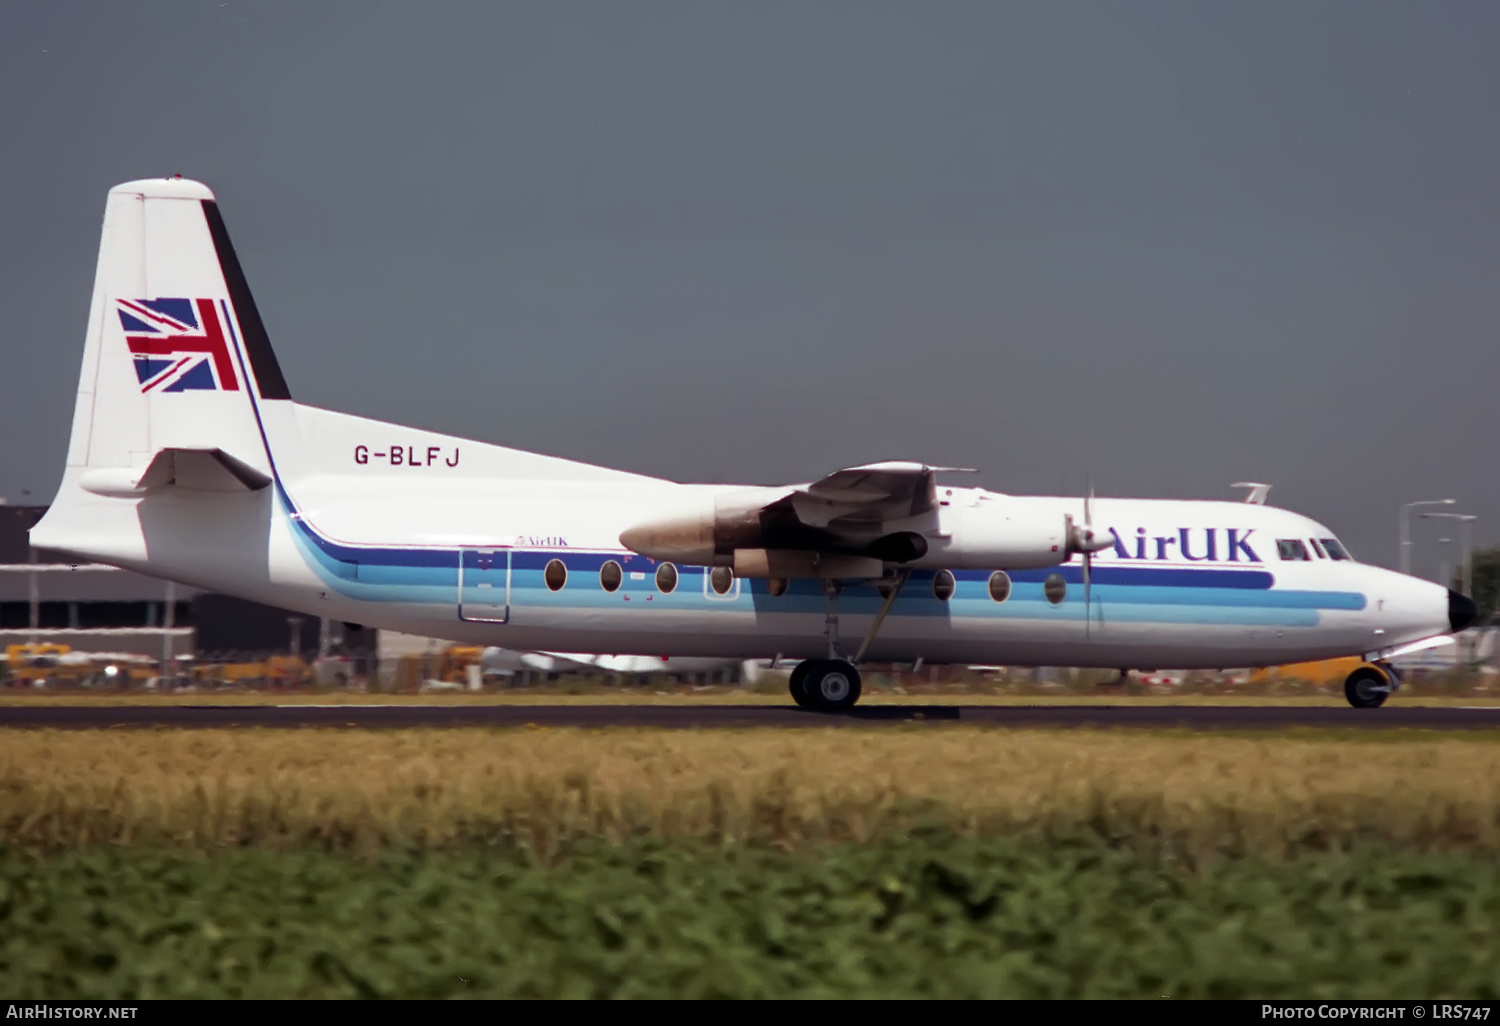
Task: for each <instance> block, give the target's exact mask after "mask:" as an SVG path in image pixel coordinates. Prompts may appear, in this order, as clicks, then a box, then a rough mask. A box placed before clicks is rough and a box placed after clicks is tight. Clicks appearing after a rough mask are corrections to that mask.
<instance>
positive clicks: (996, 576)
mask: <svg viewBox="0 0 1500 1026" xmlns="http://www.w3.org/2000/svg"><path fill="white" fill-rule="evenodd" d="M990 598H992V599H994V600H995V601H996V602H1004V601H1005V600H1006V599H1008V598H1010V574H1008V573H1006V572H1005V571H1004V570H996V571H995V572H994V573H992V574H990Z"/></svg>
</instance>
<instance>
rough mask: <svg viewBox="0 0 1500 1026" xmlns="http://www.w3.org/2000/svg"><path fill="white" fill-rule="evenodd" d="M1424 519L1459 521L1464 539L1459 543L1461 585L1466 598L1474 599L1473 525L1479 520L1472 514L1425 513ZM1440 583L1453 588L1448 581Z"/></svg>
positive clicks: (1461, 535)
mask: <svg viewBox="0 0 1500 1026" xmlns="http://www.w3.org/2000/svg"><path fill="white" fill-rule="evenodd" d="M1422 519H1423V520H1457V521H1458V524H1459V530H1460V534H1459V537H1460V538H1461V539H1462V541H1461V542H1460V543H1459V550H1458V551H1459V556H1458V558H1459V559H1461V560H1463V564H1462V565H1463V584H1462V585H1461V587H1462V589H1463V593H1464V597H1465V598H1473V597H1474V596H1473V594H1472V592H1473V591H1474V569H1473V562H1474V558H1473V549H1474V531H1473V526H1472V525H1473V523H1474V521H1476V520H1478V519H1479V518H1478V517H1476V516H1473V515H1471V514H1467V513H1423V514H1422ZM1443 540H1444V541H1447V540H1448V539H1446V538H1444V539H1443ZM1440 583H1441V584H1442V585H1443V587H1445V588H1448V587H1452V585H1450V584H1449V583H1448V582H1447V581H1442V582H1440Z"/></svg>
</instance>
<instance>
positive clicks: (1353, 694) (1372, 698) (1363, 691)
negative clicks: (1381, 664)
mask: <svg viewBox="0 0 1500 1026" xmlns="http://www.w3.org/2000/svg"><path fill="white" fill-rule="evenodd" d="M1391 684H1392V681H1391V679H1390V678H1389V677H1387V676H1386V675H1385V674H1384V673H1383V672H1381V671H1380V670H1378V669H1376V668H1375V667H1373V666H1361V667H1360V668H1359V669H1357V670H1355V671H1354V672H1353V673H1351V674H1349V676H1348V677H1347V678H1345V680H1344V697H1345V698H1347V699H1348V700H1349V704H1350V705H1352V706H1354V708H1356V709H1376V708H1379V707H1380V706H1381V705H1384V704H1385V700H1386V699H1387V698H1389V697H1390V694H1391Z"/></svg>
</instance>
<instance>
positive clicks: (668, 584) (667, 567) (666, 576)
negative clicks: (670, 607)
mask: <svg viewBox="0 0 1500 1026" xmlns="http://www.w3.org/2000/svg"><path fill="white" fill-rule="evenodd" d="M656 588H657V590H658V591H660V592H661V593H662V594H663V595H670V594H672V592H674V591H676V590H677V568H676V567H675V566H673V565H672V564H671V563H663V564H662V565H661V566H659V567H657V568H656Z"/></svg>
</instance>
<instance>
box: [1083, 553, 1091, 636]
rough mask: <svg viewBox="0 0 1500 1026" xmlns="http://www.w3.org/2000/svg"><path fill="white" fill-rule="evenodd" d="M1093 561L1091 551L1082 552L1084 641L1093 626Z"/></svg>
mask: <svg viewBox="0 0 1500 1026" xmlns="http://www.w3.org/2000/svg"><path fill="white" fill-rule="evenodd" d="M1093 563H1094V554H1093V553H1092V552H1085V553H1084V554H1083V640H1084V641H1088V640H1089V633H1090V632H1091V631H1092V630H1093V626H1094V609H1093V596H1092V595H1091V594H1090V591H1091V589H1092V586H1093V576H1094V575H1093V574H1092V573H1091V572H1090V571H1091V570H1092V569H1093Z"/></svg>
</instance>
